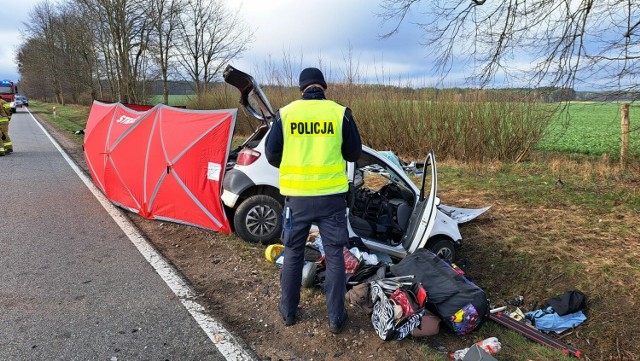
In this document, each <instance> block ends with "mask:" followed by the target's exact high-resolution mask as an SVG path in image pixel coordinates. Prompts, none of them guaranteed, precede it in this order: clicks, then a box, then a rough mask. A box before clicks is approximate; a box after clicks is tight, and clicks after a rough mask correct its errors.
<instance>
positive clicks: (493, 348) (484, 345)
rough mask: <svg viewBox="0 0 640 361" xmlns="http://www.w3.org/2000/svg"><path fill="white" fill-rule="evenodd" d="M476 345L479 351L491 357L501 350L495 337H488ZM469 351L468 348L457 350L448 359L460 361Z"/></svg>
mask: <svg viewBox="0 0 640 361" xmlns="http://www.w3.org/2000/svg"><path fill="white" fill-rule="evenodd" d="M476 345H478V346H479V347H480V348H481V349H483V350H485V351H487V353H489V354H490V355H491V356H493V355H495V354H496V353H497V352H498V351H500V349H501V348H502V345H501V344H500V341H498V339H497V338H496V337H489V338H487V339H484V340H482V341H478V342H476ZM469 349H470V347H467V348H464V349H462V350H458V351H456V352H454V353H452V354H450V355H449V357H450V358H452V359H454V360H456V361H462V359H463V358H464V356H465V355H466V354H467V352H469Z"/></svg>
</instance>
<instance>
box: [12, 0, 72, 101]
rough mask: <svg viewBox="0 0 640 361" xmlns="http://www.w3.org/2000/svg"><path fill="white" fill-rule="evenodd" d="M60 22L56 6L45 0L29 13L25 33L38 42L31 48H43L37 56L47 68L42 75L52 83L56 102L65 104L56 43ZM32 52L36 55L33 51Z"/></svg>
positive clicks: (23, 59)
mask: <svg viewBox="0 0 640 361" xmlns="http://www.w3.org/2000/svg"><path fill="white" fill-rule="evenodd" d="M58 22H59V18H58V14H57V12H56V9H55V7H54V6H53V5H52V4H51V3H50V2H49V1H48V0H45V1H44V2H42V3H39V4H38V5H36V6H35V7H34V8H33V10H32V11H31V12H30V13H29V21H28V22H26V23H24V25H25V26H26V29H25V33H26V34H27V37H28V38H30V39H32V40H34V41H35V42H36V43H37V44H36V46H35V47H32V48H31V49H30V50H34V49H40V50H41V53H40V54H38V55H37V58H38V59H40V60H41V64H44V65H45V69H46V70H45V71H44V72H43V73H42V75H41V76H42V77H43V78H44V79H46V80H45V81H46V82H49V83H50V84H51V87H52V88H53V92H54V94H55V100H56V102H57V103H60V104H64V96H63V92H62V81H61V78H62V74H61V67H60V66H59V64H58V61H59V58H60V56H59V52H58V50H59V47H58V44H56V40H57V39H58V38H59V37H58V36H57V34H56V31H57V28H58V27H57V23H58ZM30 53H31V54H33V55H35V54H34V53H32V52H30ZM24 61H26V58H22V59H21V62H22V63H24ZM34 80H35V79H34Z"/></svg>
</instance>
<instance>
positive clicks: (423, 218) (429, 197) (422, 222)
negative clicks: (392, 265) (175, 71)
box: [402, 151, 438, 254]
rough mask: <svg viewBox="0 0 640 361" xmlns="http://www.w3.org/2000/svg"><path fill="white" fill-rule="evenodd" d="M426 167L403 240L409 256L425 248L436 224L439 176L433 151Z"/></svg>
mask: <svg viewBox="0 0 640 361" xmlns="http://www.w3.org/2000/svg"><path fill="white" fill-rule="evenodd" d="M424 167H425V169H424V173H423V174H422V182H421V186H420V188H419V194H418V199H417V202H416V206H415V207H414V209H413V213H412V214H411V218H410V219H409V225H408V227H407V231H406V232H405V234H404V236H403V238H402V246H403V247H404V248H405V249H406V250H407V253H409V254H411V253H413V252H414V251H415V250H416V249H419V248H422V247H424V246H425V244H426V243H427V240H428V237H429V234H431V230H432V229H433V226H434V224H435V218H436V212H437V209H436V206H437V202H436V191H437V184H438V175H437V171H436V159H435V155H434V153H433V151H429V153H427V156H426V158H425V161H424Z"/></svg>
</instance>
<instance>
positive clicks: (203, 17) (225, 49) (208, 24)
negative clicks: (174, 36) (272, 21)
mask: <svg viewBox="0 0 640 361" xmlns="http://www.w3.org/2000/svg"><path fill="white" fill-rule="evenodd" d="M251 37H252V32H251V31H250V30H248V29H247V28H243V27H242V24H241V23H240V21H239V19H238V17H237V15H232V14H230V13H229V12H228V11H227V9H226V8H225V7H224V5H223V3H222V1H220V0H188V1H187V3H186V4H185V8H184V13H183V16H182V18H181V21H180V45H179V48H180V51H179V53H178V56H179V58H180V59H181V60H182V61H181V65H182V66H183V67H184V70H185V72H186V73H187V74H188V75H189V77H190V80H191V81H193V83H194V86H195V91H196V94H198V95H200V94H203V93H204V92H206V91H207V90H208V88H209V85H210V84H211V83H212V82H213V81H214V79H215V78H216V77H217V76H219V75H220V73H221V72H222V70H223V69H224V67H225V66H226V65H227V63H228V62H229V61H230V60H231V59H233V58H236V57H238V56H239V55H241V54H242V53H243V52H244V51H245V50H246V48H247V45H248V44H249V41H250V39H251Z"/></svg>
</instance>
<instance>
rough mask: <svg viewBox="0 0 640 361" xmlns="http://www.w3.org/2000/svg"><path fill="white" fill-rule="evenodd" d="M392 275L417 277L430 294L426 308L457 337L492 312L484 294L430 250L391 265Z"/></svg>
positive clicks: (418, 252) (467, 331) (415, 253)
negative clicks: (489, 311)
mask: <svg viewBox="0 0 640 361" xmlns="http://www.w3.org/2000/svg"><path fill="white" fill-rule="evenodd" d="M391 273H393V274H394V275H396V276H407V275H414V276H415V280H416V282H420V283H422V285H423V286H424V288H425V289H426V291H427V293H428V294H429V299H428V301H427V308H429V310H432V311H433V312H434V313H435V314H436V315H438V316H439V317H440V318H441V319H442V321H443V323H444V324H445V325H446V326H447V327H448V328H449V329H451V330H452V331H453V332H455V333H456V334H458V335H466V334H467V333H469V332H471V331H472V330H474V329H475V328H477V327H478V326H479V325H480V324H481V323H482V321H484V319H485V316H486V314H487V312H488V309H489V302H488V300H487V296H486V295H485V293H484V291H483V290H482V289H481V288H480V287H478V286H476V285H475V284H474V283H473V282H471V281H469V280H468V279H467V278H466V277H465V276H464V275H463V273H464V272H462V270H460V269H458V268H455V269H454V268H453V267H452V266H451V265H450V264H449V263H447V262H446V261H445V260H443V259H442V258H440V257H439V256H437V255H436V254H434V253H433V252H431V251H429V250H428V249H425V248H421V249H418V250H416V251H415V252H414V253H412V254H410V255H408V256H407V257H405V258H404V259H402V260H401V261H400V262H398V263H397V264H395V265H393V266H391Z"/></svg>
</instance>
